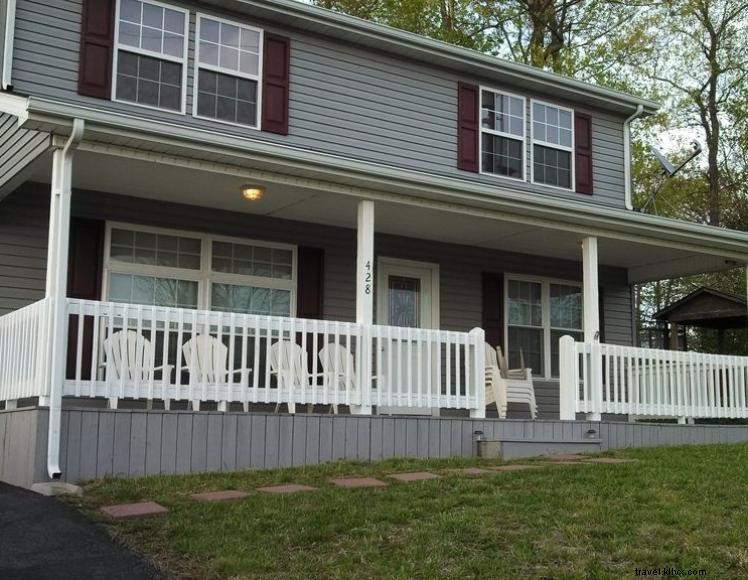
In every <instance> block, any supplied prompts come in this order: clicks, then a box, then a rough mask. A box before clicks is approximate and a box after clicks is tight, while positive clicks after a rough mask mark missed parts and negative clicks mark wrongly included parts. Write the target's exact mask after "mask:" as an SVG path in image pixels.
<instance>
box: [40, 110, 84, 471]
mask: <svg viewBox="0 0 748 580" xmlns="http://www.w3.org/2000/svg"><path fill="white" fill-rule="evenodd" d="M85 128H86V125H85V122H84V121H83V120H82V119H73V126H72V130H71V131H70V137H69V138H68V140H67V142H66V143H65V145H64V146H63V147H62V149H61V150H60V151H56V152H55V157H54V160H53V162H52V201H51V205H50V241H52V238H53V237H54V245H52V244H50V248H49V250H48V252H49V258H48V262H49V267H50V268H51V269H52V275H51V276H50V275H49V272H48V275H47V284H48V288H47V296H48V297H50V298H51V299H52V325H51V326H50V327H49V328H51V330H52V365H51V370H50V375H49V383H48V385H49V391H48V392H49V430H48V432H47V473H48V474H49V477H50V478H52V479H59V478H60V476H61V475H62V470H61V469H60V432H61V425H62V382H63V381H64V380H65V366H66V356H65V354H66V351H67V338H68V337H67V324H66V322H67V321H66V317H67V304H66V299H67V274H68V271H67V270H68V268H67V266H68V248H69V246H70V195H71V193H72V181H71V180H72V172H73V171H72V170H73V153H74V152H75V150H76V149H77V148H78V145H79V144H80V142H81V139H83V133H84V131H85Z"/></svg>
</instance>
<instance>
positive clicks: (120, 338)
mask: <svg viewBox="0 0 748 580" xmlns="http://www.w3.org/2000/svg"><path fill="white" fill-rule="evenodd" d="M104 354H105V355H106V362H105V363H104V364H103V365H102V366H103V367H104V369H105V380H106V381H107V382H108V383H112V384H115V385H116V384H119V383H124V384H126V385H129V386H136V387H137V386H140V385H143V384H148V383H150V382H151V379H153V380H155V373H157V372H160V373H161V380H160V381H159V382H163V381H168V380H169V377H170V376H171V369H172V368H174V367H173V365H169V364H166V365H161V366H158V367H157V366H154V363H153V345H152V344H151V341H150V340H148V339H147V338H146V337H144V336H143V335H142V334H140V333H138V332H135V331H134V330H127V331H124V330H118V331H117V332H114V333H112V335H111V336H110V337H108V338H106V339H105V340H104ZM117 400H118V399H117V397H110V398H109V407H110V408H112V409H116V408H117Z"/></svg>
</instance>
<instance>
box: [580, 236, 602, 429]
mask: <svg viewBox="0 0 748 580" xmlns="http://www.w3.org/2000/svg"><path fill="white" fill-rule="evenodd" d="M582 273H583V290H582V292H583V294H582V302H583V309H584V310H583V326H584V342H586V343H588V344H591V345H592V350H591V352H590V369H589V372H590V380H591V381H592V397H593V399H592V400H593V403H594V404H595V407H596V408H597V409H599V408H600V406H601V404H602V388H603V380H602V379H603V372H602V371H603V369H602V354H601V352H600V296H599V285H598V277H597V238H596V237H593V236H589V237H586V238H584V239H583V240H582ZM587 420H588V421H599V420H600V413H599V412H597V411H596V412H594V413H588V414H587Z"/></svg>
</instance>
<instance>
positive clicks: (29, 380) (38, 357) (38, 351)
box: [0, 298, 52, 408]
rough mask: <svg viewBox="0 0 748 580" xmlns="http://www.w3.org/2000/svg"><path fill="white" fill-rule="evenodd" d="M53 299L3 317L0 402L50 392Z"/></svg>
mask: <svg viewBox="0 0 748 580" xmlns="http://www.w3.org/2000/svg"><path fill="white" fill-rule="evenodd" d="M51 305H52V301H51V299H48V298H47V299H44V300H40V301H39V302H35V303H34V304H31V305H29V306H26V307H25V308H21V309H20V310H16V311H14V312H11V313H9V314H5V315H4V316H1V317H0V401H5V402H6V408H8V407H12V406H14V404H15V402H16V401H17V400H18V399H23V398H26V397H46V396H48V395H49V385H48V380H47V377H48V376H49V364H50V356H49V353H50V332H49V329H50V322H51V319H50V316H51Z"/></svg>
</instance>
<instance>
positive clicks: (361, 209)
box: [351, 200, 374, 415]
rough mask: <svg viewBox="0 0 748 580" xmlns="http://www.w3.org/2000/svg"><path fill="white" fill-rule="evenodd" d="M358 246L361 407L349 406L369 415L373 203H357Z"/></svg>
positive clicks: (357, 277) (367, 201)
mask: <svg viewBox="0 0 748 580" xmlns="http://www.w3.org/2000/svg"><path fill="white" fill-rule="evenodd" d="M357 226H358V242H357V246H356V323H357V324H362V325H364V332H363V336H362V337H361V339H362V340H361V348H360V358H359V360H360V361H361V363H360V364H359V366H358V368H359V372H358V375H359V381H360V384H361V404H360V405H351V413H354V414H357V415H371V412H372V409H371V402H370V401H371V389H372V368H371V367H372V352H371V340H370V339H369V336H370V333H369V331H368V329H367V326H368V325H371V324H374V202H373V201H370V200H362V201H360V202H359V203H358V224H357Z"/></svg>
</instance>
